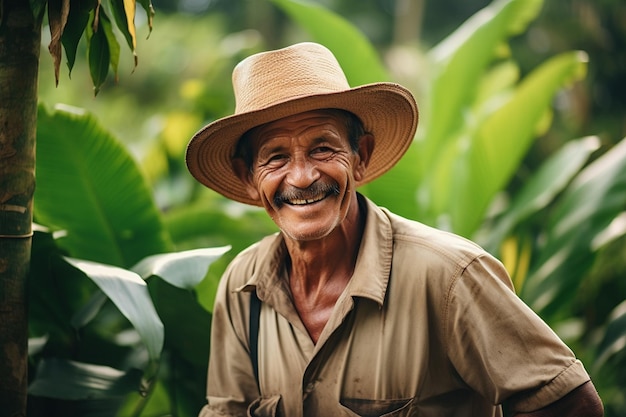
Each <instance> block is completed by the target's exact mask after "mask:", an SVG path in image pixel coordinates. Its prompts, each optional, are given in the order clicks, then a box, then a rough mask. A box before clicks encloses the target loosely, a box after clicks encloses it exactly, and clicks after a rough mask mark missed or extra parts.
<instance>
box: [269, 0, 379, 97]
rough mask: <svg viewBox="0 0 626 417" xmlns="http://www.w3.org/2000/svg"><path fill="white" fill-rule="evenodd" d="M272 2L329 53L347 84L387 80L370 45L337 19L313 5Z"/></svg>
mask: <svg viewBox="0 0 626 417" xmlns="http://www.w3.org/2000/svg"><path fill="white" fill-rule="evenodd" d="M272 2H273V3H274V4H276V5H277V6H279V7H280V8H281V9H282V10H283V11H284V12H285V13H287V14H288V15H289V16H290V17H291V18H292V19H293V20H294V21H296V22H297V23H298V24H299V25H300V26H302V27H303V28H304V29H305V30H307V31H308V32H309V33H310V34H311V37H312V39H313V40H314V41H316V42H318V43H321V44H322V45H325V46H326V47H327V48H329V49H330V50H331V51H333V54H334V55H335V56H336V57H337V60H338V61H339V63H340V64H341V67H342V68H343V71H344V73H345V74H346V77H347V78H348V81H349V82H350V84H351V85H353V86H355V85H361V84H368V83H373V82H378V81H386V80H387V79H388V78H389V76H388V75H387V71H386V70H385V68H384V66H383V65H382V63H381V61H380V59H379V57H378V55H377V53H376V51H375V49H374V48H373V46H372V44H371V43H370V42H369V41H368V40H367V38H366V37H365V35H363V33H361V32H360V31H359V30H358V29H357V28H356V27H355V26H353V25H352V24H350V23H349V22H347V21H346V20H345V19H344V18H342V17H341V16H339V15H337V14H335V13H333V12H331V11H330V10H328V9H325V8H323V7H321V6H319V5H318V4H315V3H313V2H308V1H303V0H300V1H297V0H272Z"/></svg>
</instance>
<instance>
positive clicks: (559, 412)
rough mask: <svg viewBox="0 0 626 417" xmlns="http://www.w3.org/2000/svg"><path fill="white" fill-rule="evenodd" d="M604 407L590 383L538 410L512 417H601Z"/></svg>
mask: <svg viewBox="0 0 626 417" xmlns="http://www.w3.org/2000/svg"><path fill="white" fill-rule="evenodd" d="M603 415H604V407H603V406H602V401H601V400H600V397H599V396H598V393H597V392H596V388H595V387H594V386H593V383H592V382H591V381H587V382H585V383H584V384H582V385H581V386H579V387H578V388H576V389H574V390H573V391H572V392H570V393H569V394H567V395H566V396H564V397H563V398H561V399H559V400H557V401H555V402H553V403H552V404H550V405H548V406H547V407H544V408H542V409H540V410H536V411H531V412H528V413H516V414H513V416H514V417H602V416H603Z"/></svg>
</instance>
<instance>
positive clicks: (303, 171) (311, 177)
mask: <svg viewBox="0 0 626 417" xmlns="http://www.w3.org/2000/svg"><path fill="white" fill-rule="evenodd" d="M319 178H320V173H319V171H318V170H317V167H316V166H315V164H314V163H313V161H311V160H309V158H307V157H305V156H296V157H294V158H293V160H292V161H291V164H290V167H289V172H288V174H287V183H288V184H289V185H291V186H293V187H297V188H307V187H308V186H310V185H311V184H313V183H314V182H315V181H317V180H318V179H319Z"/></svg>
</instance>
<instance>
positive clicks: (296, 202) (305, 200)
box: [289, 195, 324, 206]
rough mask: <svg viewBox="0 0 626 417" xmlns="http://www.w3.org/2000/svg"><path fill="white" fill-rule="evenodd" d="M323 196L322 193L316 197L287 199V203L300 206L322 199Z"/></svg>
mask: <svg viewBox="0 0 626 417" xmlns="http://www.w3.org/2000/svg"><path fill="white" fill-rule="evenodd" d="M323 198H324V196H323V195H322V196H319V197H317V198H310V199H297V200H289V204H291V205H294V206H302V205H305V204H311V203H315V202H317V201H320V200H322V199H323Z"/></svg>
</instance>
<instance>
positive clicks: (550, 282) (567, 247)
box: [521, 139, 626, 319]
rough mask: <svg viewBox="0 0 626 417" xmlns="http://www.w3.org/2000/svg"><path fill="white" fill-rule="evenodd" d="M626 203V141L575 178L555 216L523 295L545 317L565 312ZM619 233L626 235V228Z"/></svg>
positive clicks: (554, 213)
mask: <svg viewBox="0 0 626 417" xmlns="http://www.w3.org/2000/svg"><path fill="white" fill-rule="evenodd" d="M625 205H626V139H624V140H622V141H621V142H619V143H618V144H617V145H616V146H614V147H613V148H611V149H610V150H609V151H608V152H606V153H605V154H604V155H602V156H601V157H599V158H598V159H596V160H595V161H594V162H593V163H592V164H590V165H589V166H588V167H587V168H585V169H584V170H583V171H581V173H580V174H579V175H578V176H577V177H576V178H575V179H574V181H573V182H572V184H571V185H570V186H569V187H568V188H567V190H566V191H565V194H564V195H563V198H562V199H561V200H560V202H559V204H558V206H557V207H556V209H555V210H554V212H552V213H551V215H550V218H549V223H548V226H547V229H546V231H547V233H546V236H545V244H544V245H543V246H542V247H540V248H537V249H538V253H539V254H540V257H539V258H538V259H537V262H534V263H533V265H532V269H531V271H530V274H529V277H528V279H527V280H526V282H525V285H524V287H523V289H522V293H521V296H522V298H524V299H525V301H526V302H528V303H529V304H530V305H531V307H532V308H533V309H534V310H535V311H537V312H540V313H541V314H543V316H544V317H546V318H547V319H554V318H555V317H558V314H559V313H560V312H561V311H563V310H567V309H568V308H569V306H570V305H571V303H572V301H573V300H574V295H575V294H576V292H577V290H578V288H579V286H580V283H581V281H582V279H583V278H584V276H585V274H586V273H587V272H588V270H589V268H590V266H591V265H592V263H593V260H594V257H595V253H596V252H597V251H598V249H599V248H600V244H601V243H603V241H601V240H600V238H601V237H602V235H603V234H605V233H606V232H607V229H608V228H609V227H610V225H611V223H612V222H613V220H614V219H615V218H616V217H617V216H618V215H619V214H620V213H622V212H623V211H624V206H625ZM620 233H621V234H623V233H624V231H623V230H622V231H621V232H620Z"/></svg>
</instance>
